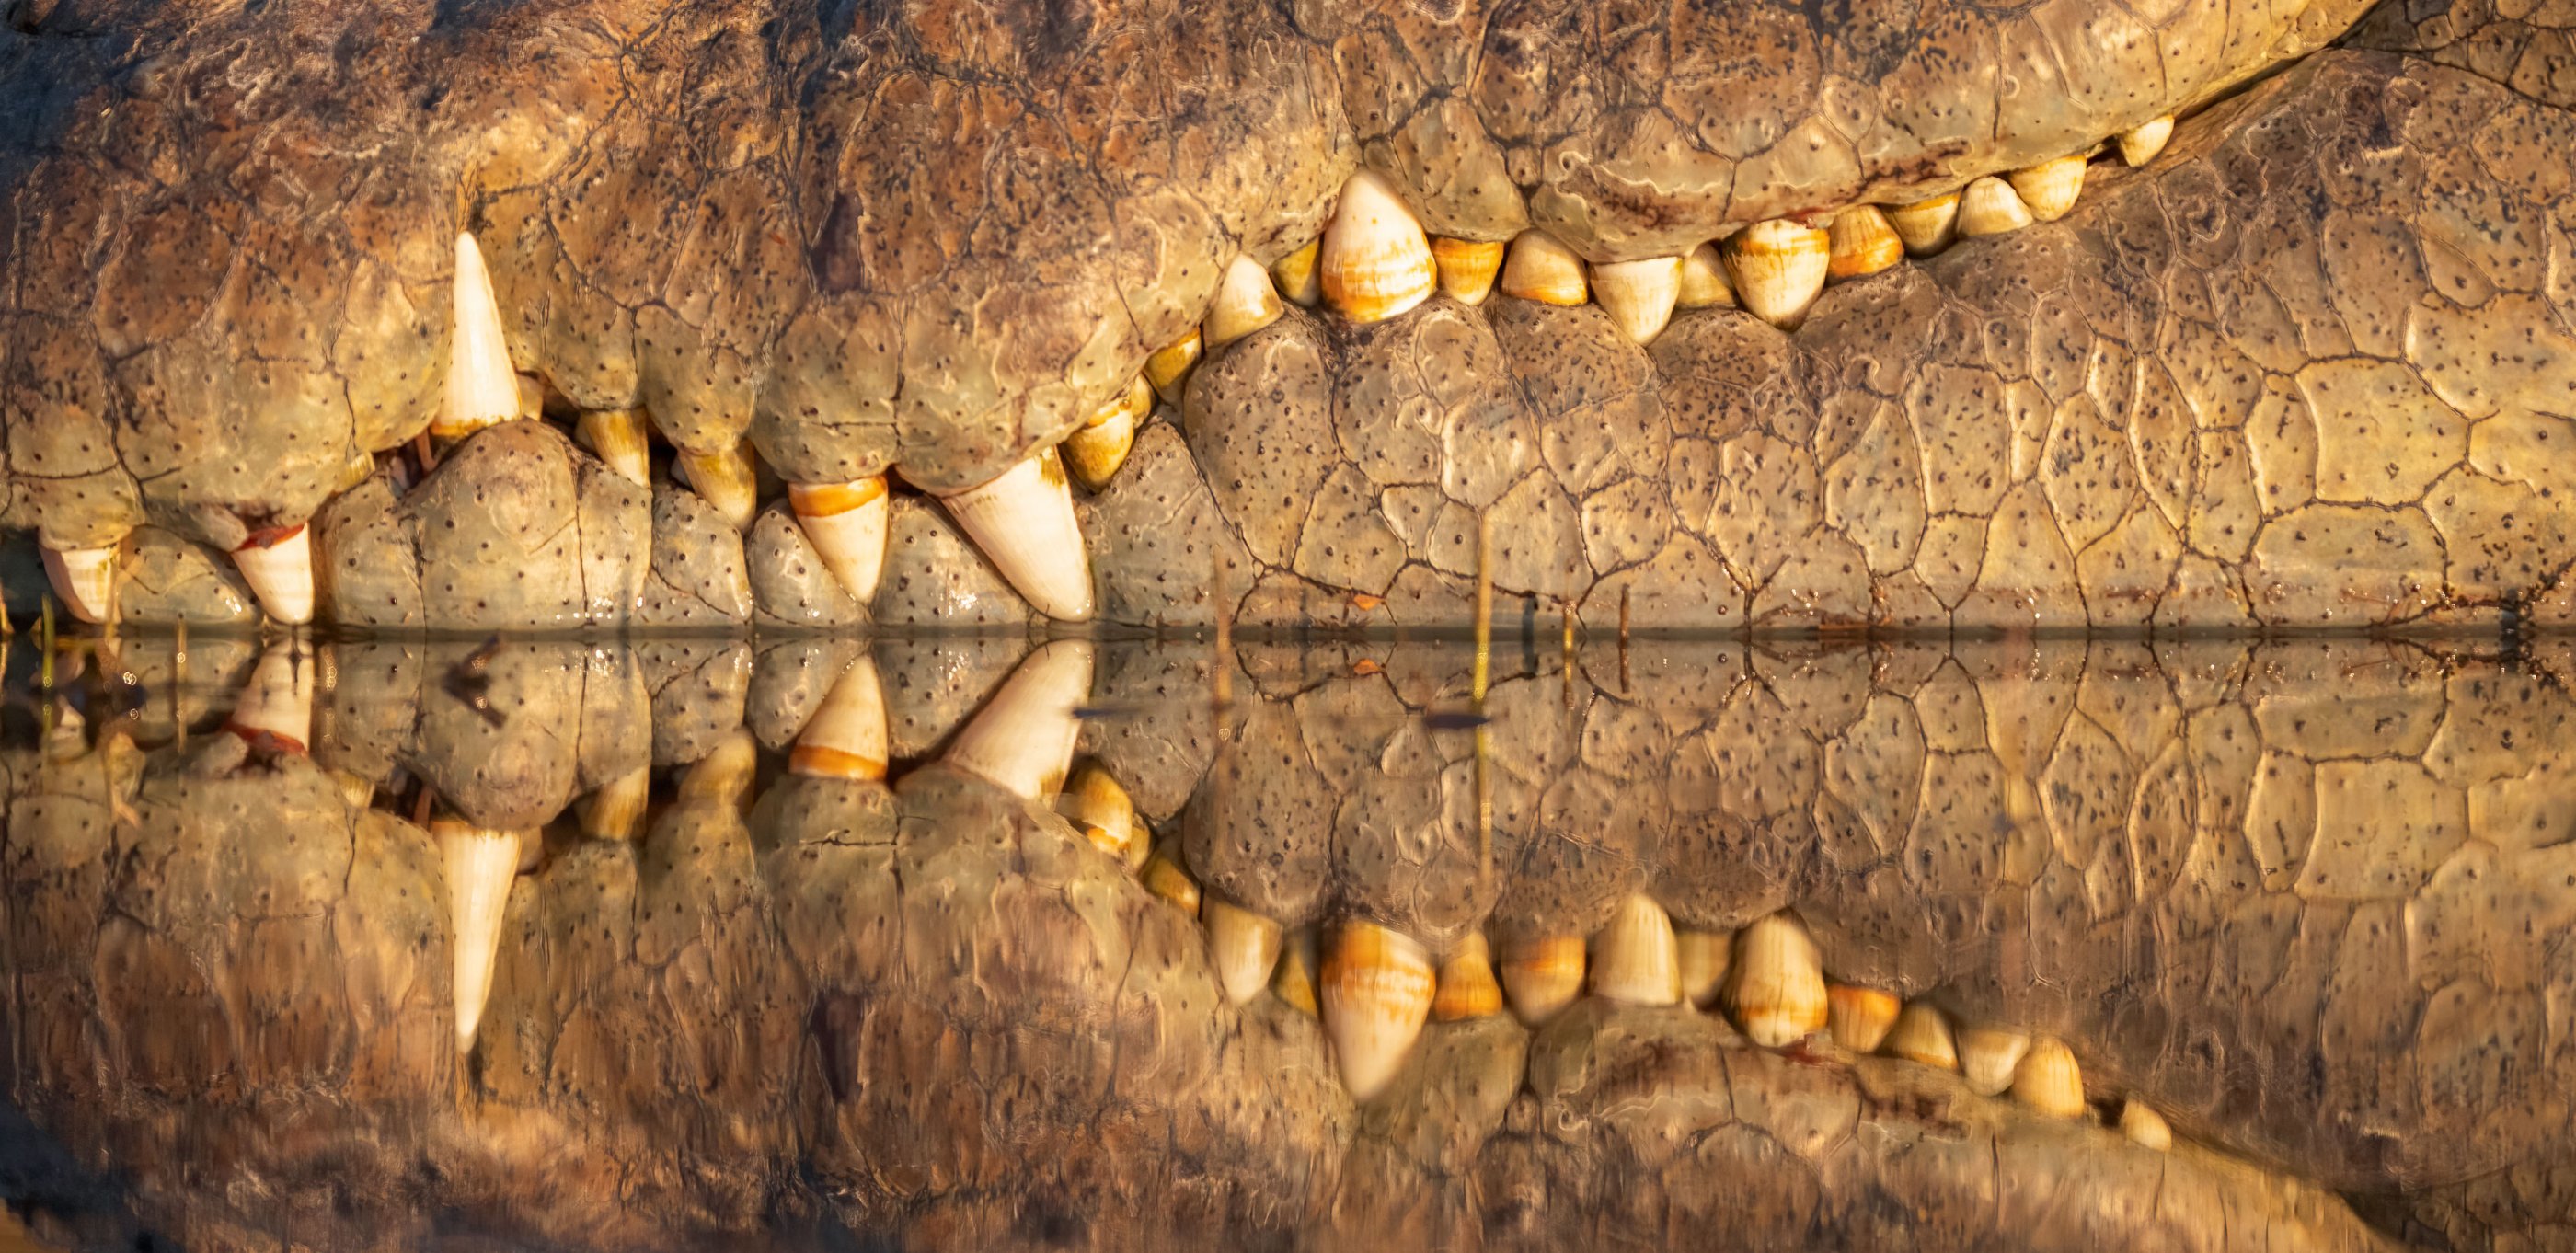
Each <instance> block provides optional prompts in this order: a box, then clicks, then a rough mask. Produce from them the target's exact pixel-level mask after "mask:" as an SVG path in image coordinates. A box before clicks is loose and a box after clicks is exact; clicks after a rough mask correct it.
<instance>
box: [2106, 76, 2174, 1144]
mask: <svg viewBox="0 0 2576 1253" xmlns="http://www.w3.org/2000/svg"><path fill="white" fill-rule="evenodd" d="M2173 128H2174V120H2173V119H2172V118H2171V117H2160V118H2157V119H2156V120H2155V121H2152V122H2148V123H2145V124H2143V125H2141V126H2138V127H2136V128H2135V129H2132V130H2125V131H2122V132H2120V133H2119V135H2118V136H2117V138H2116V139H2115V141H2114V142H2116V143H2118V144H2119V145H2120V159H2121V160H2122V161H2126V162H2128V163H2129V165H2130V167H2131V168H2135V167H2137V166H2141V165H2145V164H2146V163H2147V162H2149V161H2153V160H2155V159H2156V154H2157V153H2159V152H2162V151H2164V150H2165V141H2166V140H2169V139H2172V138H2173ZM2147 1113H2148V1116H2149V1117H2153V1116H2154V1114H2155V1111H2153V1110H2149V1111H2147Z"/></svg>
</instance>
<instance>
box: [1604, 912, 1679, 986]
mask: <svg viewBox="0 0 2576 1253" xmlns="http://www.w3.org/2000/svg"><path fill="white" fill-rule="evenodd" d="M1679 947H1680V945H1679V943H1678V942H1677V941H1676V940H1675V939H1674V938H1673V920H1672V918H1671V917H1670V916H1669V915H1667V914H1665V913H1664V907H1663V906H1661V905H1658V904H1656V903H1655V902H1654V899H1653V898H1652V897H1649V896H1647V895H1645V894H1644V893H1642V892H1637V893H1631V894H1629V897H1628V899H1626V900H1624V901H1621V902H1620V903H1619V911H1618V912H1617V913H1614V914H1612V915H1610V923H1609V925H1608V926H1605V927H1603V928H1602V929H1601V932H1600V934H1598V935H1595V936H1594V937H1592V994H1593V995H1595V996H1598V997H1600V998H1602V999H1603V1000H1609V1001H1617V1002H1619V1003H1620V1004H1622V1005H1678V1004H1680V1003H1681V999H1682V971H1681V956H1680V953H1679V951H1678V950H1679Z"/></svg>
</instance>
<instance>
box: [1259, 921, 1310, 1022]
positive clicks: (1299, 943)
mask: <svg viewBox="0 0 2576 1253" xmlns="http://www.w3.org/2000/svg"><path fill="white" fill-rule="evenodd" d="M1318 964H1319V962H1318V959H1317V958H1316V955H1315V929H1314V928H1313V927H1300V928H1298V929H1297V931H1296V934H1294V935H1291V936H1289V937H1288V942H1287V943H1286V944H1284V945H1282V946H1281V947H1280V950H1279V968H1278V969H1277V970H1274V971H1272V972H1271V973H1270V994H1271V995H1272V996H1276V997H1278V998H1279V1000H1280V1002H1281V1003H1282V1004H1285V1005H1286V1006H1288V1007H1289V1008H1290V1009H1294V1010H1296V1011H1298V1012H1300V1013H1302V1014H1304V1015H1306V1016H1307V1017H1309V1018H1313V1017H1316V1016H1318V1014H1319V1012H1320V1011H1319V1010H1318V1009H1317V1007H1316V1005H1315V967H1316V966H1317V965H1318Z"/></svg>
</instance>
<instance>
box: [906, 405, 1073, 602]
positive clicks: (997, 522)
mask: <svg viewBox="0 0 2576 1253" xmlns="http://www.w3.org/2000/svg"><path fill="white" fill-rule="evenodd" d="M941 500H942V501H943V502H944V503H946V504H947V506H948V513H949V516H950V517H953V518H955V519H957V525H958V527H959V529H961V530H963V531H965V532H966V537H967V538H968V539H971V540H973V541H975V547H977V548H979V549H982V550H983V552H984V556H985V557H986V558H988V559H990V560H991V561H992V563H993V567H994V568H995V569H997V570H1000V571H1001V572H1002V577H1003V578H1005V579H1008V580H1010V584H1011V586H1012V587H1014V588H1017V589H1018V590H1019V593H1020V595H1022V596H1024V597H1026V598H1028V602H1029V605H1030V606H1031V607H1032V608H1034V609H1036V610H1037V611H1038V612H1039V613H1042V614H1045V615H1046V616H1048V617H1050V618H1053V619H1055V620H1057V621H1059V622H1088V621H1090V620H1091V554H1090V553H1088V552H1085V551H1084V550H1083V547H1082V528H1081V526H1080V525H1079V524H1077V523H1076V522H1075V521H1074V518H1073V488H1072V486H1071V484H1070V483H1069V482H1068V481H1067V480H1066V479H1065V476H1064V462H1063V461H1062V460H1061V459H1060V458H1058V457H1057V456H1056V451H1055V450H1054V449H1052V448H1048V449H1044V450H1041V451H1040V452H1038V453H1037V454H1036V455H1035V456H1032V457H1030V458H1028V459H1027V460H1024V461H1022V462H1020V463H1019V464H1018V465H1015V466H1012V467H1011V468H1010V469H1008V470H1005V471H1003V472H1002V473H1001V475H1000V477H997V478H995V479H993V480H992V481H990V482H987V483H985V484H983V485H981V486H978V487H970V488H967V489H966V490H965V491H962V492H958V493H957V494H955V495H953V496H945V497H942V498H941Z"/></svg>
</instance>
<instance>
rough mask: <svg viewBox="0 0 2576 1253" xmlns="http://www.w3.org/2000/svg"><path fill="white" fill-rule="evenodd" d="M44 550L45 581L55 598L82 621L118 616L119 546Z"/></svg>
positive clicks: (112, 618)
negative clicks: (117, 560) (52, 588)
mask: <svg viewBox="0 0 2576 1253" xmlns="http://www.w3.org/2000/svg"><path fill="white" fill-rule="evenodd" d="M43 547H44V555H45V581H46V582H48V583H51V584H53V585H54V599H56V600H59V601H61V602H63V608H65V609H68V610H70V611H71V615H72V616H73V617H75V618H78V619H80V620H81V621H83V622H108V621H112V620H114V619H115V617H116V545H113V544H110V545H108V546H107V547H105V548H56V547H54V546H53V545H51V544H46V545H44V546H43Z"/></svg>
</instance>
